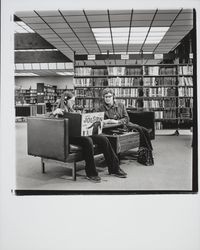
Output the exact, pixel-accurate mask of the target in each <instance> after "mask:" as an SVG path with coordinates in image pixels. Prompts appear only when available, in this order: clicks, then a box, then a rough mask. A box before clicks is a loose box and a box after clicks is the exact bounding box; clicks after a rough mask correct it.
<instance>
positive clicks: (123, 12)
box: [109, 10, 131, 15]
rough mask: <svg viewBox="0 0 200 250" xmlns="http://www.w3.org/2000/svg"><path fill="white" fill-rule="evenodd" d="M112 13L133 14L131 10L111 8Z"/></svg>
mask: <svg viewBox="0 0 200 250" xmlns="http://www.w3.org/2000/svg"><path fill="white" fill-rule="evenodd" d="M109 12H110V14H111V15H128V14H131V10H109Z"/></svg>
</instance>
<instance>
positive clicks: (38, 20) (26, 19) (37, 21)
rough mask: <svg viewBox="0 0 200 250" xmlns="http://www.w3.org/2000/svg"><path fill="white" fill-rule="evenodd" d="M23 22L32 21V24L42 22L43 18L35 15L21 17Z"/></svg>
mask: <svg viewBox="0 0 200 250" xmlns="http://www.w3.org/2000/svg"><path fill="white" fill-rule="evenodd" d="M21 19H22V20H23V21H24V22H25V23H32V24H35V23H44V22H43V20H42V19H41V18H40V17H38V16H36V17H23V18H21Z"/></svg>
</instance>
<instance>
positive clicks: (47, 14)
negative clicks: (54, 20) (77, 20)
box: [36, 10, 60, 17]
mask: <svg viewBox="0 0 200 250" xmlns="http://www.w3.org/2000/svg"><path fill="white" fill-rule="evenodd" d="M36 13H38V14H39V15H40V16H42V17H52V16H60V13H59V12H58V10H52V11H51V10H45V11H42V10H39V11H36Z"/></svg>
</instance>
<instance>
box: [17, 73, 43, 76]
mask: <svg viewBox="0 0 200 250" xmlns="http://www.w3.org/2000/svg"><path fill="white" fill-rule="evenodd" d="M15 76H39V75H37V74H35V73H15Z"/></svg>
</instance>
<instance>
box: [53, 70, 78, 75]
mask: <svg viewBox="0 0 200 250" xmlns="http://www.w3.org/2000/svg"><path fill="white" fill-rule="evenodd" d="M56 74H58V75H61V76H73V75H74V72H68V71H67V72H56Z"/></svg>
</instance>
